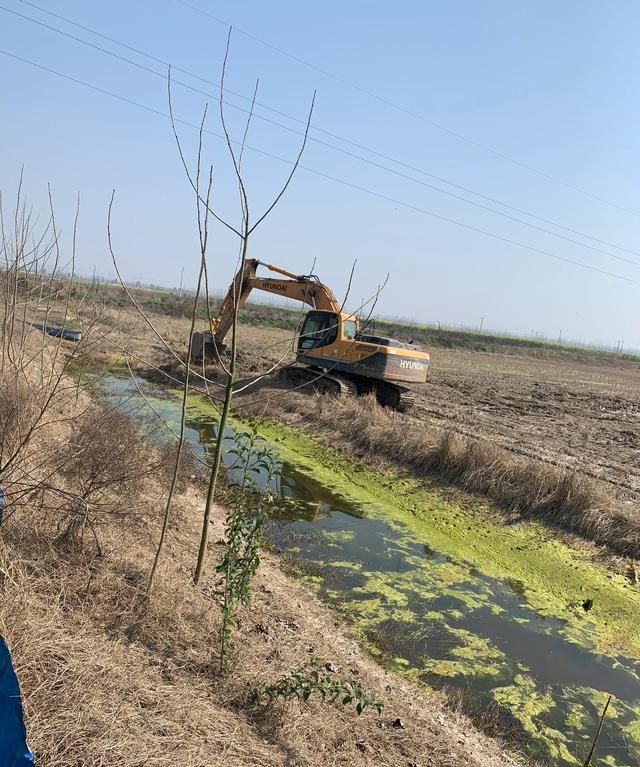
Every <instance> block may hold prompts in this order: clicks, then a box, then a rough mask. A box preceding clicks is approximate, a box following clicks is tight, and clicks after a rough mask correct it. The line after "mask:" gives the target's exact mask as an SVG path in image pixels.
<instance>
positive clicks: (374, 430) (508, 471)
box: [273, 395, 640, 559]
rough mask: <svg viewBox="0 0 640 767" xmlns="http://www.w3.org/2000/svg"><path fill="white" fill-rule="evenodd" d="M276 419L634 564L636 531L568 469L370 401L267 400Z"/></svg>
mask: <svg viewBox="0 0 640 767" xmlns="http://www.w3.org/2000/svg"><path fill="white" fill-rule="evenodd" d="M273 402H274V404H275V403H277V408H278V412H279V414H280V416H282V417H283V418H285V419H287V420H289V421H296V422H300V421H303V422H304V424H305V427H306V428H308V429H309V430H310V431H311V432H312V433H316V434H318V435H319V436H321V437H322V438H323V439H324V440H325V441H326V442H327V443H328V444H330V445H331V446H333V447H335V446H340V443H341V442H342V446H343V448H345V449H346V450H349V451H351V452H352V451H353V449H355V450H356V451H357V453H358V455H359V456H360V457H361V458H362V459H364V460H365V461H367V462H368V463H369V464H370V465H374V466H381V465H386V466H393V467H395V468H398V469H401V470H402V471H411V472H413V473H415V474H416V475H417V476H424V477H434V476H435V477H438V478H441V479H444V480H446V481H447V482H449V483H452V484H453V485H455V486H457V487H459V488H462V489H463V490H465V491H468V492H471V493H474V494H479V495H482V496H483V497H485V498H488V499H489V500H490V501H491V502H492V503H494V504H496V505H497V506H498V507H499V508H501V509H503V510H505V511H508V512H511V513H515V514H518V515H520V516H522V517H527V518H533V519H539V520H542V521H543V522H545V523H546V524H548V525H552V526H555V527H558V528H560V529H562V530H565V531H567V532H569V533H573V534H576V535H579V536H581V537H582V538H585V539H586V540H589V541H593V542H595V543H596V544H598V545H600V546H604V547H606V548H607V549H609V550H610V551H611V552H613V553H615V554H619V555H622V556H627V557H633V558H636V559H637V558H640V525H639V524H638V522H637V519H636V518H634V517H633V516H632V515H631V514H630V513H625V511H624V510H623V509H622V508H621V507H620V506H619V505H617V504H616V500H615V499H613V498H611V497H610V496H608V495H607V494H605V493H604V492H603V490H602V489H601V488H600V487H599V486H598V485H597V484H596V483H595V482H593V481H590V480H589V479H586V478H584V477H581V476H579V475H578V474H577V473H575V472H572V471H570V470H567V469H561V468H556V467H553V466H550V465H548V464H544V463H542V462H538V461H535V460H532V459H528V458H518V457H515V456H514V455H513V454H512V453H510V452H508V451H506V450H503V449H501V448H499V447H496V446H495V445H492V444H491V443H490V442H487V441H485V440H473V439H469V438H466V437H462V436H459V435H455V434H452V433H451V432H443V431H442V430H440V429H436V428H429V427H428V426H426V425H425V424H424V423H423V422H417V421H415V420H413V419H411V418H408V417H407V416H404V415H402V414H400V413H393V412H390V411H389V410H385V409H383V408H381V407H380V406H379V405H378V404H377V403H376V402H375V399H373V398H372V397H363V398H359V399H357V400H351V401H344V402H342V401H338V402H336V401H335V400H333V399H329V398H322V397H315V399H314V400H312V399H311V398H310V397H308V396H304V395H297V396H295V395H289V396H287V397H286V398H279V399H274V400H273Z"/></svg>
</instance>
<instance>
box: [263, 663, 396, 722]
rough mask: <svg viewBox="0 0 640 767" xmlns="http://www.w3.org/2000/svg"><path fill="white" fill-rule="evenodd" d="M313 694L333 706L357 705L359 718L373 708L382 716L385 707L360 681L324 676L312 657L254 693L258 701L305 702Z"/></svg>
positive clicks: (318, 664)
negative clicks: (338, 702) (336, 704)
mask: <svg viewBox="0 0 640 767" xmlns="http://www.w3.org/2000/svg"><path fill="white" fill-rule="evenodd" d="M313 693H318V694H319V695H320V697H321V698H322V700H323V701H329V702H330V703H334V702H335V701H337V700H340V702H341V703H342V705H343V706H348V705H350V704H352V703H355V706H356V713H357V714H358V716H359V715H360V714H361V713H362V712H363V711H364V710H365V709H366V708H367V707H368V706H371V707H372V708H374V709H375V710H376V712H377V714H378V716H381V715H382V710H383V708H384V703H383V702H382V701H381V700H379V698H378V697H377V695H376V694H375V692H372V691H370V690H366V689H365V688H364V687H363V686H362V685H361V684H359V683H358V682H354V681H351V680H345V679H339V678H338V679H336V677H335V676H331V675H329V674H322V673H321V672H320V662H319V661H318V659H317V658H311V659H310V660H309V661H308V662H307V663H305V664H304V665H303V666H300V667H299V668H295V669H291V670H290V671H289V672H288V673H287V674H285V675H284V676H283V677H281V678H280V679H278V680H277V681H276V682H274V683H273V684H269V685H261V686H260V687H258V688H257V689H256V690H255V692H254V697H255V700H256V701H260V700H261V699H262V698H265V697H266V698H267V699H268V701H269V702H272V701H274V700H276V699H277V698H282V699H283V700H291V699H292V698H297V699H298V700H301V701H303V702H305V703H306V701H308V700H309V698H310V697H311V696H312V695H313Z"/></svg>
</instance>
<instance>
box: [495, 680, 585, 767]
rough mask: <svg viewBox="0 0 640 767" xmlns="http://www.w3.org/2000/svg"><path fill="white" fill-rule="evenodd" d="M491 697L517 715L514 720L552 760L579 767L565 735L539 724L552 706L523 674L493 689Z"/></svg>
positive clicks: (553, 704)
mask: <svg viewBox="0 0 640 767" xmlns="http://www.w3.org/2000/svg"><path fill="white" fill-rule="evenodd" d="M493 697H494V700H495V701H496V703H499V704H500V705H501V706H504V707H505V708H507V709H509V710H511V711H513V712H517V718H518V720H519V722H520V724H521V725H522V726H523V728H524V729H525V731H526V732H527V733H528V734H529V735H531V736H532V737H536V738H538V739H541V740H543V741H544V743H545V744H546V747H547V751H548V752H549V754H550V755H551V756H552V757H553V758H555V759H561V760H562V761H564V762H567V763H568V764H580V761H579V760H578V758H577V757H576V756H575V755H574V754H572V753H571V751H569V749H568V747H567V742H568V737H567V735H566V734H565V733H562V732H560V730H557V729H555V728H553V727H549V726H548V725H544V724H543V723H542V721H541V716H542V715H543V714H548V713H549V712H551V711H552V710H553V709H554V708H555V706H556V704H555V702H554V700H553V698H552V697H551V695H550V694H549V693H548V692H545V693H540V692H539V691H538V690H537V689H536V686H535V682H534V681H533V680H532V679H530V678H529V677H527V676H525V675H524V674H517V675H516V676H515V677H514V680H513V684H512V685H508V686H506V687H497V688H495V689H494V690H493Z"/></svg>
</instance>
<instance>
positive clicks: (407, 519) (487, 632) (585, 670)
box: [100, 376, 640, 767]
mask: <svg viewBox="0 0 640 767" xmlns="http://www.w3.org/2000/svg"><path fill="white" fill-rule="evenodd" d="M138 384H139V386H140V387H141V388H142V389H143V390H144V392H145V395H146V397H147V398H148V399H149V401H150V403H151V404H152V406H153V408H154V409H155V410H156V411H157V412H158V413H160V414H161V415H162V416H163V417H164V418H165V419H166V420H167V421H169V422H172V423H174V424H175V423H176V421H177V419H178V418H179V407H180V405H179V399H178V397H176V394H175V392H170V391H167V390H166V389H163V388H162V387H160V386H157V385H153V384H150V383H148V382H146V381H143V380H139V381H138ZM100 387H101V389H102V391H103V392H104V393H105V396H106V397H108V398H109V399H112V400H118V401H120V402H122V403H123V404H122V406H123V407H125V408H128V409H129V410H131V412H133V413H134V414H135V415H136V417H139V418H143V417H145V418H146V417H148V416H149V410H148V408H147V406H146V405H145V404H144V403H143V400H142V399H141V397H140V395H139V393H138V391H137V389H136V387H135V385H134V384H133V383H132V381H131V380H130V379H128V378H118V377H117V376H108V377H106V378H102V379H100ZM187 424H188V430H187V437H188V440H189V441H190V443H191V445H192V446H193V448H194V450H195V451H196V452H197V453H199V455H201V456H204V457H205V458H206V457H207V456H208V455H209V453H210V451H211V450H212V442H213V439H214V436H215V428H216V421H215V416H214V414H213V412H212V411H211V412H210V413H209V412H207V408H206V407H205V406H204V405H202V404H201V405H198V406H194V407H192V408H190V410H189V416H188V419H187ZM232 444H233V440H232V438H231V436H230V438H229V447H231V445H232ZM274 447H275V450H276V451H278V444H277V443H276V444H275V445H274ZM235 460H236V456H235V455H230V454H227V455H226V463H227V466H230V465H231V463H232V462H233V461H235ZM327 476H328V475H327V472H326V471H323V472H322V479H323V481H322V482H319V481H317V479H314V476H313V472H311V471H309V469H308V468H305V467H301V466H300V465H298V464H296V462H295V460H294V461H291V460H286V459H285V460H284V461H283V464H282V469H281V472H280V473H279V474H278V475H277V476H276V477H275V479H274V480H273V486H274V488H275V489H276V490H277V492H278V493H279V494H280V495H281V496H282V497H283V498H284V499H287V503H285V504H284V506H283V508H284V511H282V512H281V513H279V514H278V516H277V517H276V518H274V519H272V520H271V523H270V525H269V528H268V533H267V534H268V538H269V541H270V543H271V544H272V546H273V547H274V548H275V549H276V550H278V551H280V552H283V553H285V554H287V555H289V556H290V557H291V558H292V559H293V560H294V561H295V562H296V563H297V564H299V565H300V567H301V569H302V572H303V573H304V576H303V577H304V578H305V580H307V581H308V582H309V583H310V584H311V585H312V586H313V587H314V588H315V589H316V591H317V592H318V593H319V594H320V595H321V596H322V598H323V599H325V600H326V601H327V602H328V603H330V604H332V605H333V606H335V607H336V608H338V609H339V610H341V611H342V612H343V613H344V614H345V615H346V616H347V617H348V619H349V620H350V621H352V622H353V623H354V624H355V626H356V627H357V628H358V629H359V630H361V632H362V633H363V634H364V636H365V637H366V638H367V640H368V642H369V643H370V645H371V647H372V648H374V651H375V652H377V653H379V654H380V656H381V658H382V659H383V661H384V662H385V663H386V664H387V665H389V666H390V667H392V668H394V669H395V670H396V671H398V672H401V673H406V674H411V675H413V676H414V677H415V678H417V679H419V680H422V681H424V682H426V683H427V684H429V685H431V686H433V687H437V688H443V687H446V688H448V689H449V690H454V691H457V692H458V694H459V696H460V699H461V703H462V706H463V708H464V709H465V710H467V711H469V712H470V713H473V714H475V715H481V714H484V715H485V716H486V717H487V720H488V722H491V723H492V726H494V727H495V730H496V731H497V732H500V733H502V734H503V735H504V734H505V733H506V737H507V740H508V741H511V742H512V743H516V744H519V743H526V750H527V751H528V752H529V753H530V755H532V756H534V757H536V758H538V759H540V760H541V761H543V762H545V763H548V764H552V765H569V764H572V765H576V764H583V763H584V760H585V759H586V756H587V754H588V752H589V748H590V746H591V742H592V740H593V736H594V734H595V731H596V729H597V725H598V719H599V716H600V713H601V711H602V708H603V705H604V703H605V701H606V699H607V696H608V695H609V694H611V695H613V696H614V697H613V700H612V702H611V706H610V708H609V712H608V715H607V720H606V722H605V726H604V727H603V730H602V734H601V736H600V739H599V742H598V747H597V751H596V758H595V759H594V762H593V764H594V765H608V766H609V767H640V663H639V662H638V660H636V659H635V658H633V657H625V656H623V655H620V654H616V652H617V651H616V652H614V651H611V652H609V653H604V652H602V651H601V650H600V649H599V647H600V645H599V643H598V642H597V639H596V636H595V633H594V629H593V625H592V624H591V622H590V619H589V617H588V616H587V615H585V616H584V623H583V628H582V629H581V630H580V631H576V630H575V624H572V626H569V622H568V621H567V618H566V616H555V615H553V614H549V612H548V611H542V610H537V609H535V608H534V607H533V606H532V605H531V604H530V601H529V600H528V599H527V594H526V590H525V589H524V587H523V584H522V582H520V581H517V580H512V579H508V578H506V579H498V578H495V577H491V576H490V575H487V574H485V573H483V572H481V571H480V570H479V569H477V568H476V567H474V566H473V565H471V564H469V563H468V562H466V561H464V560H463V559H458V558H456V557H455V556H452V555H451V553H450V551H448V550H447V549H448V546H447V545H446V541H445V542H444V543H443V540H442V536H441V535H439V536H436V540H437V543H434V536H432V535H431V533H430V527H429V523H428V516H427V518H426V520H427V521H425V517H424V516H421V517H420V519H418V518H417V517H416V518H415V520H414V519H413V518H412V517H411V515H407V514H406V513H405V514H399V513H397V511H396V509H394V508H393V507H389V506H388V505H387V504H384V503H381V502H376V501H375V500H372V499H371V497H370V496H366V494H365V495H364V497H363V494H362V493H361V492H360V489H359V486H358V484H357V482H354V483H353V485H352V487H350V483H348V482H346V483H345V479H344V476H342V478H341V481H340V482H336V486H337V487H339V490H338V491H336V490H335V488H334V485H333V484H331V485H329V484H328V482H327ZM473 534H474V531H473V529H471V528H469V531H468V535H473Z"/></svg>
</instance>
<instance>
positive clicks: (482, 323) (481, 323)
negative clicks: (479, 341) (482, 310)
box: [480, 317, 484, 333]
mask: <svg viewBox="0 0 640 767" xmlns="http://www.w3.org/2000/svg"><path fill="white" fill-rule="evenodd" d="M483 325H484V317H480V332H481V333H482V326H483Z"/></svg>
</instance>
